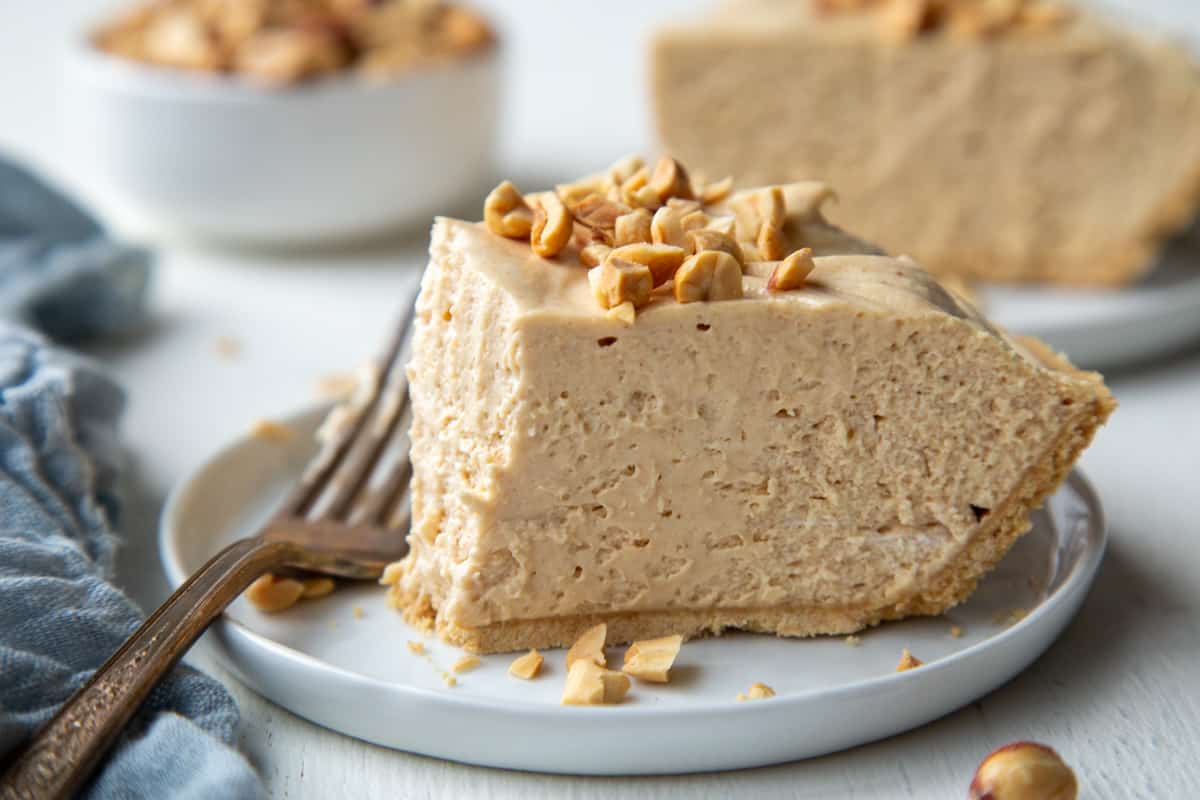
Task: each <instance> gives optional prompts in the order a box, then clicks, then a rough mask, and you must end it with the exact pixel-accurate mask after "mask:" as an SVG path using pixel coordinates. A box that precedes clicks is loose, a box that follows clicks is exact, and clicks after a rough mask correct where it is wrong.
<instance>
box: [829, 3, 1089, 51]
mask: <svg viewBox="0 0 1200 800" xmlns="http://www.w3.org/2000/svg"><path fill="white" fill-rule="evenodd" d="M812 2H813V5H814V7H815V9H816V10H817V12H818V13H821V14H836V13H854V12H857V13H861V12H873V13H875V14H877V15H878V21H879V30H880V33H881V35H882V36H884V37H885V38H887V39H889V40H892V41H895V42H899V43H903V42H907V41H909V40H911V39H913V38H915V37H916V36H918V35H921V34H925V33H930V32H933V31H936V30H939V29H946V30H949V31H950V32H951V33H952V34H955V35H967V36H971V37H981V36H993V35H998V34H1002V33H1005V32H1008V31H1022V30H1028V31H1033V32H1043V31H1046V30H1051V29H1053V28H1055V27H1057V26H1059V25H1062V24H1064V23H1065V22H1067V21H1069V20H1070V19H1071V17H1072V14H1071V12H1070V9H1068V8H1067V7H1066V6H1064V5H1062V4H1060V3H1058V2H1056V1H1055V0H998V1H997V2H979V0H812Z"/></svg>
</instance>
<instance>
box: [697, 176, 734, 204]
mask: <svg viewBox="0 0 1200 800" xmlns="http://www.w3.org/2000/svg"><path fill="white" fill-rule="evenodd" d="M731 191H733V176H732V175H731V176H729V177H727V178H723V179H722V180H719V181H716V182H715V183H709V184H706V185H705V186H704V188H702V189H701V190H700V202H701V203H704V205H706V206H707V205H712V204H713V203H719V202H721V201H722V200H724V199H725V198H726V197H728V196H729V193H730V192H731Z"/></svg>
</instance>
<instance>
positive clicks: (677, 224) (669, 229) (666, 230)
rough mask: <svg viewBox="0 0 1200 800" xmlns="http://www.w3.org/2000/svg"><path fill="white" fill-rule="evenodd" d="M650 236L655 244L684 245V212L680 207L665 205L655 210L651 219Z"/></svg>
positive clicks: (685, 243)
mask: <svg viewBox="0 0 1200 800" xmlns="http://www.w3.org/2000/svg"><path fill="white" fill-rule="evenodd" d="M650 238H651V239H652V240H653V241H654V242H655V244H669V245H674V246H675V247H684V246H686V245H687V241H686V240H685V239H684V231H683V214H682V213H680V211H679V209H677V208H671V207H670V206H663V207H662V208H660V209H659V210H658V211H655V212H654V217H653V218H652V219H651V220H650Z"/></svg>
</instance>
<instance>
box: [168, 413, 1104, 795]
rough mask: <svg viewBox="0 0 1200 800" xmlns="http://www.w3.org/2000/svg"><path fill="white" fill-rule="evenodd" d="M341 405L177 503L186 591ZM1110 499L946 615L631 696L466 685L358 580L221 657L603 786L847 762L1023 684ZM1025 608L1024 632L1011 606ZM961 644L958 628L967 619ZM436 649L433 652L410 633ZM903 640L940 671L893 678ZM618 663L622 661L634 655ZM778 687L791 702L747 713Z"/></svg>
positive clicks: (439, 744)
mask: <svg viewBox="0 0 1200 800" xmlns="http://www.w3.org/2000/svg"><path fill="white" fill-rule="evenodd" d="M322 414H323V409H312V410H309V411H307V412H305V413H301V414H298V415H296V416H294V417H292V418H290V419H289V420H288V421H287V424H289V425H290V426H291V427H292V428H293V429H294V430H295V432H296V437H295V438H294V439H292V440H291V441H288V442H275V441H265V440H262V439H255V438H250V437H247V438H244V439H242V440H240V441H237V442H235V443H233V444H232V445H230V446H229V447H228V448H226V449H225V450H223V451H222V452H220V453H219V454H217V455H216V456H215V457H214V458H212V459H211V460H210V461H209V462H208V463H206V464H204V465H203V466H201V467H200V468H199V469H198V470H197V471H196V472H195V473H194V474H193V475H192V476H190V477H189V478H188V479H187V480H185V481H184V482H183V483H182V484H181V485H180V486H179V487H178V488H177V489H176V491H175V492H174V493H173V494H172V496H171V498H170V499H169V501H168V503H167V507H166V510H165V512H164V518H163V524H162V530H161V548H162V557H163V562H164V565H165V567H166V570H167V574H168V577H169V578H170V581H171V583H172V584H173V585H178V584H179V583H181V582H182V581H183V580H184V579H185V578H186V577H187V576H188V575H189V574H190V573H192V572H193V571H195V570H196V569H198V568H199V567H200V566H201V565H202V564H203V563H204V562H205V561H206V560H207V559H208V558H209V557H210V556H211V555H212V554H213V553H214V552H216V551H217V550H218V549H219V548H220V547H222V546H223V545H225V544H227V543H228V542H230V541H232V540H233V539H234V538H237V537H239V536H244V535H247V534H249V533H251V532H252V531H253V530H254V529H255V528H256V527H257V526H258V525H260V524H261V523H262V522H263V521H264V520H265V519H266V517H267V516H268V515H269V513H270V512H271V511H272V510H273V508H274V507H275V504H276V503H277V502H278V501H279V499H280V498H281V496H282V494H283V492H284V491H285V490H286V488H287V487H288V486H289V485H290V484H291V483H292V482H293V481H294V480H295V479H296V478H297V476H298V475H299V473H300V471H301V469H302V468H303V466H304V464H305V462H306V461H307V459H308V458H309V457H310V456H311V455H312V451H313V449H314V448H313V445H312V443H311V442H312V439H311V434H312V431H313V430H314V428H315V426H316V424H317V422H318V421H319V419H320V418H321V416H322ZM1104 543H1105V529H1104V520H1103V515H1102V512H1101V509H1100V505H1099V502H1098V500H1097V498H1096V496H1095V495H1094V493H1093V492H1092V490H1091V488H1090V487H1089V486H1088V484H1087V483H1086V482H1085V481H1084V479H1083V478H1082V477H1081V476H1080V475H1079V474H1078V473H1074V474H1073V475H1072V476H1071V478H1070V479H1069V480H1068V481H1067V483H1066V484H1065V485H1064V486H1063V488H1062V489H1061V490H1060V491H1059V492H1058V493H1057V494H1056V495H1054V497H1053V498H1051V500H1050V501H1049V503H1048V504H1047V506H1046V509H1045V510H1043V511H1041V512H1038V513H1037V514H1036V515H1035V522H1034V527H1033V530H1032V531H1031V532H1030V533H1029V534H1028V535H1027V536H1025V537H1024V538H1022V539H1021V541H1020V542H1019V543H1018V544H1017V546H1016V547H1015V548H1014V549H1013V550H1012V552H1011V553H1010V554H1009V555H1008V557H1006V558H1005V560H1004V561H1003V562H1002V563H1001V564H1000V566H999V568H997V569H996V571H995V572H993V573H992V574H991V575H990V576H988V578H987V579H986V580H985V581H983V583H982V584H981V585H980V588H979V590H978V591H977V592H976V593H975V595H974V596H972V598H971V599H970V601H969V602H968V603H966V604H964V605H963V606H961V607H959V608H957V609H955V610H954V611H953V612H952V613H950V614H948V615H947V616H946V617H943V618H938V619H914V620H907V621H904V622H899V623H892V624H888V625H884V626H882V627H880V628H877V629H874V630H870V631H867V632H865V633H863V634H862V636H861V642H860V643H859V644H858V645H857V646H855V645H852V644H849V643H847V642H846V641H845V640H844V639H843V638H841V637H836V638H834V637H827V638H819V639H809V640H796V639H779V638H775V637H769V636H752V635H740V634H739V635H730V636H725V637H722V638H716V639H707V640H700V641H694V642H688V643H686V644H684V646H683V650H682V651H681V653H680V656H679V660H678V661H677V663H676V667H675V668H674V670H673V671H672V680H671V683H670V684H668V685H664V686H657V685H649V684H642V683H636V684H635V686H634V688H633V691H632V692H631V693H630V696H629V698H628V699H627V701H626V702H625V703H623V704H622V705H619V706H613V707H601V708H580V707H563V706H560V705H559V695H560V693H561V690H562V682H563V678H564V671H565V670H564V666H563V658H564V654H563V652H562V651H561V650H560V651H549V652H547V653H546V665H545V668H544V671H543V674H542V675H540V676H539V677H538V678H537V679H535V680H533V681H528V682H527V681H520V680H517V679H515V678H512V677H510V676H509V675H508V674H507V668H508V665H509V663H510V662H511V660H512V656H511V655H494V656H487V657H484V658H483V663H482V665H481V666H480V667H478V668H477V669H474V670H472V671H470V672H465V673H463V674H461V675H458V676H457V685H456V686H454V687H448V686H446V685H445V683H444V682H443V677H442V674H443V672H444V671H446V670H447V669H449V667H450V665H451V664H452V663H453V662H454V661H455V660H457V659H458V658H459V657H460V656H461V652H459V651H458V650H456V649H455V648H452V647H448V646H446V645H444V644H442V643H440V642H438V641H436V640H435V639H432V638H429V637H425V636H422V634H420V633H419V632H417V631H415V630H413V629H411V628H409V627H408V626H407V625H405V624H404V622H403V621H402V620H401V618H400V616H399V615H398V614H397V613H396V612H395V611H393V610H392V609H390V608H388V607H387V605H386V603H385V601H384V595H383V590H382V588H381V587H378V586H370V585H354V586H345V587H343V588H341V589H339V590H338V591H337V592H335V593H334V594H333V595H332V596H330V597H327V598H324V599H321V600H318V601H314V602H311V603H306V604H302V605H301V606H298V607H297V608H295V609H292V610H290V611H288V612H286V613H284V614H279V615H265V614H261V613H259V612H257V611H256V610H254V609H253V608H251V607H250V606H249V605H247V604H246V603H245V601H243V600H239V601H237V602H236V603H234V604H233V606H231V607H230V609H229V610H228V612H227V613H226V614H225V616H224V618H222V619H221V620H219V621H218V622H217V623H216V624H215V625H214V628H213V635H214V637H213V638H214V639H215V644H216V648H217V651H218V655H219V657H220V658H221V659H222V661H223V662H224V663H225V664H226V665H227V666H228V667H229V668H230V669H232V670H233V671H234V672H235V674H237V675H238V676H239V677H240V678H241V680H243V681H244V682H245V683H247V684H248V685H249V686H250V687H251V688H253V689H255V690H256V691H258V692H259V693H261V694H263V695H265V696H266V697H268V698H270V699H271V700H273V701H275V702H276V703H279V704H280V705H282V706H284V707H285V708H288V709H290V710H291V711H293V712H295V713H297V714H299V715H300V716H303V717H306V718H308V719H310V720H312V721H313V722H316V723H318V724H320V725H324V726H326V727H328V728H332V729H333V730H337V731H341V732H343V733H346V734H348V735H350V736H355V737H357V738H360V739H365V740H367V741H370V742H374V743H376V744H380V745H384V746H386V747H393V748H397V749H401V750H407V751H411V752H415V753H423V754H426V755H432V756H438V757H441V758H448V759H453V760H457V761H465V762H469V763H472V764H481V765H486V766H494V767H507V768H513V769H526V770H536V771H543V772H562V773H575V774H591V775H612V774H656V773H660V774H661V773H678V772H699V771H708V770H723V769H734V768H741V767H753V766H760V765H764V764H773V763H779V762H783V761H791V760H794V759H799V758H806V757H810V756H815V755H820V754H823V753H829V752H832V751H835V750H840V749H843V748H847V747H852V746H855V745H859V744H863V743H865V742H869V741H872V740H875V739H879V738H882V737H886V736H890V735H893V734H896V733H900V732H902V731H905V730H909V729H911V728H914V727H916V726H918V725H921V724H924V723H926V722H929V721H930V720H933V719H936V718H938V717H940V716H943V715H944V714H947V713H949V712H951V711H953V710H955V709H957V708H959V707H960V706H962V705H964V704H966V703H969V702H971V701H972V700H974V699H976V698H978V697H980V696H982V695H983V694H986V693H987V692H989V691H991V690H992V689H994V688H996V687H997V686H999V685H1000V684H1002V683H1004V682H1005V681H1008V680H1009V679H1010V678H1012V677H1013V676H1014V675H1016V674H1017V673H1019V672H1020V671H1021V670H1023V669H1024V668H1025V667H1026V666H1027V665H1028V664H1029V663H1030V662H1032V661H1033V660H1034V659H1035V658H1037V656H1038V655H1040V654H1041V653H1042V651H1043V650H1045V649H1046V647H1048V646H1049V645H1050V643H1051V642H1053V641H1054V639H1055V638H1056V637H1057V636H1058V634H1059V633H1060V632H1061V631H1062V629H1063V627H1064V626H1065V625H1066V624H1067V622H1068V621H1069V620H1070V619H1071V617H1072V616H1073V615H1074V614H1075V612H1076V611H1077V610H1078V608H1079V605H1080V603H1081V602H1082V600H1083V598H1084V595H1085V594H1086V592H1087V589H1088V586H1089V585H1090V584H1091V581H1092V578H1093V576H1094V575H1095V572H1096V568H1097V567H1098V566H1099V564H1100V560H1101V557H1102V556H1103V552H1104ZM1017 610H1020V611H1018V613H1017V615H1016V616H1017V617H1020V612H1027V615H1025V616H1024V617H1023V618H1021V619H1020V620H1019V621H1016V622H1015V624H1013V619H1014V617H1013V612H1014V611H1017ZM952 625H958V626H961V627H962V628H963V635H962V636H961V637H960V638H955V637H954V636H952V635H951V626H952ZM408 641H422V642H423V643H424V646H425V648H426V653H425V654H424V655H417V654H414V653H412V652H410V650H409V648H408V646H407V644H406V642H408ZM903 648H908V649H910V650H911V651H912V652H913V653H914V654H915V655H916V656H918V657H919V658H921V659H923V660H924V661H925V662H926V664H925V666H923V667H921V668H919V669H916V670H912V671H909V672H904V673H896V672H894V669H895V666H896V662H897V661H898V660H899V658H900V652H901V650H902V649H903ZM620 657H621V656H620V653H619V652H616V649H614V652H612V653H611V654H610V656H609V659H610V662H616V663H620ZM755 682H763V683H766V684H768V685H769V686H771V687H773V688H774V689H775V691H776V692H777V693H778V695H777V696H776V697H774V698H772V699H769V700H759V701H752V702H744V703H741V702H737V701H736V700H735V696H736V695H737V694H738V693H740V692H745V691H746V690H747V688H749V686H750V685H751V684H752V683H755Z"/></svg>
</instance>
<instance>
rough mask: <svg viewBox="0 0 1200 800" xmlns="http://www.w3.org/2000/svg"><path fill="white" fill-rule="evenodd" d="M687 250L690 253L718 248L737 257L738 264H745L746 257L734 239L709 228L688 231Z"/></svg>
mask: <svg viewBox="0 0 1200 800" xmlns="http://www.w3.org/2000/svg"><path fill="white" fill-rule="evenodd" d="M687 240H688V250H689V251H690V252H692V253H700V252H703V251H705V250H719V251H721V252H723V253H729V255H731V256H733V257H734V258H736V259H737V261H738V264H740V265H742V266H743V267H744V266H746V260H745V259H746V257H745V255H743V253H742V248H741V247H740V246H739V245H738V243H737V242H736V241H735V240H734V238H733V237H732V236H730V235H728V234H726V233H722V232H721V231H714V230H711V229H709V228H704V229H702V230H694V231H689V232H688V235H687Z"/></svg>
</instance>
